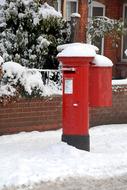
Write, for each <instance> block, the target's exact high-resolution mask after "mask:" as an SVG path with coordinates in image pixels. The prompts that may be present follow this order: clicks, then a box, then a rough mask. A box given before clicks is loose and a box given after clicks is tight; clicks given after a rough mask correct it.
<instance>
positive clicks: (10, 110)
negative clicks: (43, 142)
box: [0, 96, 62, 134]
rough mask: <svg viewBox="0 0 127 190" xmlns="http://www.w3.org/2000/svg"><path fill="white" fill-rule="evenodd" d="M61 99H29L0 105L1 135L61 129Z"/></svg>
mask: <svg viewBox="0 0 127 190" xmlns="http://www.w3.org/2000/svg"><path fill="white" fill-rule="evenodd" d="M61 107H62V106H61V97H60V96H56V97H51V98H46V99H27V100H25V99H24V100H19V101H18V102H15V103H13V102H11V103H9V104H7V105H6V106H2V105H1V104H0V134H8V133H15V132H20V131H31V130H38V131H44V130H49V129H58V128H60V127H61Z"/></svg>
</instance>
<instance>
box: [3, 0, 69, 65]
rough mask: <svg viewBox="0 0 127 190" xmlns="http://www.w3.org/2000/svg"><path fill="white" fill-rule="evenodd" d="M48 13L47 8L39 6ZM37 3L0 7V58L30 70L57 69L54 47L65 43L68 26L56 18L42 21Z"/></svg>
mask: <svg viewBox="0 0 127 190" xmlns="http://www.w3.org/2000/svg"><path fill="white" fill-rule="evenodd" d="M43 6H45V8H46V9H48V10H49V9H51V7H50V6H49V5H48V4H45V5H43ZM41 8H42V5H41V3H40V2H39V1H36V0H31V1H26V0H6V4H5V5H4V7H0V15H2V17H1V18H2V19H1V22H0V32H1V36H0V55H1V56H2V57H3V58H4V60H5V61H11V60H13V61H15V62H18V63H20V64H21V65H23V66H27V67H30V68H57V66H58V62H57V60H56V55H57V49H56V47H57V45H60V44H63V43H66V42H68V40H69V38H68V36H69V34H68V26H67V23H66V21H65V20H63V19H62V17H60V16H55V14H54V15H50V14H49V16H46V17H44V15H43V14H40V9H41Z"/></svg>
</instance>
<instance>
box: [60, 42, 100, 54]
mask: <svg viewBox="0 0 127 190" xmlns="http://www.w3.org/2000/svg"><path fill="white" fill-rule="evenodd" d="M57 50H58V51H62V52H60V53H59V54H58V55H57V57H95V55H96V50H97V48H96V46H93V45H90V44H83V43H72V44H65V45H61V46H58V48H57Z"/></svg>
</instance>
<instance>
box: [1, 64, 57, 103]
mask: <svg viewBox="0 0 127 190" xmlns="http://www.w3.org/2000/svg"><path fill="white" fill-rule="evenodd" d="M1 67H2V72H3V75H2V78H1V82H0V101H1V102H5V101H7V100H9V101H10V100H11V97H12V99H14V97H15V98H18V97H45V96H50V95H53V94H60V93H61V86H60V85H59V84H57V83H55V82H54V81H53V80H50V76H49V80H48V84H44V81H43V78H42V75H41V73H40V72H39V71H38V70H36V69H30V68H26V67H24V66H21V65H20V64H18V63H16V62H5V63H3V64H2V65H1ZM50 75H52V73H50Z"/></svg>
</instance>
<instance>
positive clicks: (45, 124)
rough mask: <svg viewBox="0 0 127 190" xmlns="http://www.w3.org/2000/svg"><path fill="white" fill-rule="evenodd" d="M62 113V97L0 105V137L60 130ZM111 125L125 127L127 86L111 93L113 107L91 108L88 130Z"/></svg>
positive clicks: (126, 118)
mask: <svg viewBox="0 0 127 190" xmlns="http://www.w3.org/2000/svg"><path fill="white" fill-rule="evenodd" d="M61 110H62V98H61V96H56V97H52V98H47V99H32V100H20V101H18V102H15V103H9V104H8V105H6V106H2V105H0V134H1V135H2V134H9V133H16V132H20V131H32V130H38V131H44V130H54V129H58V128H61V127H62V119H61V115H62V112H61ZM114 123H127V86H126V87H123V88H118V89H116V90H113V105H112V107H107V108H105V107H104V108H90V127H92V126H97V125H102V124H114Z"/></svg>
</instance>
